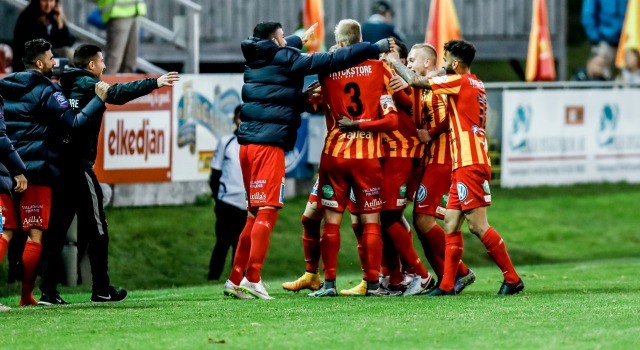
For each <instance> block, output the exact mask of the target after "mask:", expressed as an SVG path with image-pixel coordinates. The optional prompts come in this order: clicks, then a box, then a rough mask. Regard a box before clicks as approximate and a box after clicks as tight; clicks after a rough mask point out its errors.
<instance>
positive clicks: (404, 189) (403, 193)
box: [400, 184, 407, 198]
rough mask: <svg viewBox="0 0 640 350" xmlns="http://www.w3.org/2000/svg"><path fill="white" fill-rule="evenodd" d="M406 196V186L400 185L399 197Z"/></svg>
mask: <svg viewBox="0 0 640 350" xmlns="http://www.w3.org/2000/svg"><path fill="white" fill-rule="evenodd" d="M406 196H407V184H402V185H401V186H400V197H401V198H404V197H406Z"/></svg>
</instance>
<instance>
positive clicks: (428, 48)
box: [411, 44, 438, 59]
mask: <svg viewBox="0 0 640 350" xmlns="http://www.w3.org/2000/svg"><path fill="white" fill-rule="evenodd" d="M411 50H423V51H425V52H426V53H427V55H431V56H432V57H433V58H434V59H438V53H437V52H436V48H435V47H433V45H431V44H415V45H413V46H412V47H411Z"/></svg>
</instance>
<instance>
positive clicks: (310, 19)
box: [302, 0, 324, 53]
mask: <svg viewBox="0 0 640 350" xmlns="http://www.w3.org/2000/svg"><path fill="white" fill-rule="evenodd" d="M303 1H304V2H303V3H302V25H303V26H304V27H305V28H309V27H311V26H312V25H313V24H314V23H316V22H318V27H317V28H316V31H315V33H314V34H313V36H311V39H309V41H308V42H307V44H306V47H307V52H308V53H314V52H318V51H323V47H324V19H323V17H324V9H323V6H324V4H323V3H322V0H303Z"/></svg>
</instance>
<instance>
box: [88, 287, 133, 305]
mask: <svg viewBox="0 0 640 350" xmlns="http://www.w3.org/2000/svg"><path fill="white" fill-rule="evenodd" d="M126 298H127V291H126V290H124V289H115V287H113V286H109V287H108V288H107V289H106V290H102V291H94V292H93V293H91V302H94V303H109V302H117V301H123V300H125V299H126Z"/></svg>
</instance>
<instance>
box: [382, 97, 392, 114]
mask: <svg viewBox="0 0 640 350" xmlns="http://www.w3.org/2000/svg"><path fill="white" fill-rule="evenodd" d="M380 106H382V111H383V112H384V114H387V113H389V112H390V111H395V110H396V105H395V104H394V103H393V98H392V97H391V96H390V95H382V96H380Z"/></svg>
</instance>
